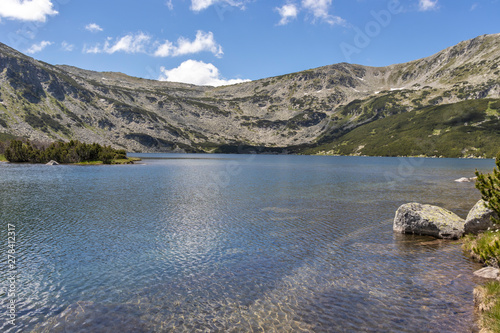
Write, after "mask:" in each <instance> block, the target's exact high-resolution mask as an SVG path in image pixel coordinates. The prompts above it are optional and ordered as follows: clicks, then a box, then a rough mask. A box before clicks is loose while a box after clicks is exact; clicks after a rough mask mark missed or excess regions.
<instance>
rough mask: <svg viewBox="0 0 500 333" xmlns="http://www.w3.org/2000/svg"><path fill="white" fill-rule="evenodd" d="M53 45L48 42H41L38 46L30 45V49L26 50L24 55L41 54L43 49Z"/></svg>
mask: <svg viewBox="0 0 500 333" xmlns="http://www.w3.org/2000/svg"><path fill="white" fill-rule="evenodd" d="M52 44H53V43H52V42H49V41H46V40H44V41H41V42H40V43H38V44H33V45H31V47H30V48H29V49H27V50H26V53H28V54H35V53H38V52H41V51H43V49H45V48H46V47H47V46H50V45H52Z"/></svg>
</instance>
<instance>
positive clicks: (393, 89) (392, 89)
mask: <svg viewBox="0 0 500 333" xmlns="http://www.w3.org/2000/svg"><path fill="white" fill-rule="evenodd" d="M403 89H406V88H405V87H403V88H391V91H395V90H403Z"/></svg>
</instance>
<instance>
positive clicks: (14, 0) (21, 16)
mask: <svg viewBox="0 0 500 333" xmlns="http://www.w3.org/2000/svg"><path fill="white" fill-rule="evenodd" d="M57 14H58V12H57V11H56V10H54V8H53V4H52V2H51V0H1V1H0V17H4V18H7V19H11V20H21V21H37V22H45V21H46V20H47V16H51V15H57Z"/></svg>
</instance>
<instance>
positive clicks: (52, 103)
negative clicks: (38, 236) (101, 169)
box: [0, 34, 500, 152]
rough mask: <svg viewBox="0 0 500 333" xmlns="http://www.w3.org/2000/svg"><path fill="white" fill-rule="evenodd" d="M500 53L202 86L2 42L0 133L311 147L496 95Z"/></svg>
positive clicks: (136, 142)
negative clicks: (405, 116)
mask: <svg viewBox="0 0 500 333" xmlns="http://www.w3.org/2000/svg"><path fill="white" fill-rule="evenodd" d="M499 48H500V34H494V35H483V36H479V37H477V38H474V39H471V40H468V41H463V42H461V43H459V44H457V45H455V46H452V47H449V48H446V49H444V50H443V51H441V52H438V53H436V54H434V55H431V56H429V57H427V58H423V59H418V60H414V61H411V62H408V63H403V64H395V65H391V66H386V67H369V66H362V65H355V64H347V63H339V64H333V65H329V66H324V67H319V68H314V69H310V70H306V71H302V72H297V73H291V74H286V75H281V76H277V77H271V78H266V79H261V80H256V81H251V82H246V83H241V84H238V85H232V86H222V87H206V86H194V85H188V84H182V83H173V82H160V81H154V80H146V79H140V78H135V77H131V76H128V75H126V74H122V73H113V72H95V71H88V70H83V69H79V68H76V67H72V66H67V65H58V66H52V65H49V64H45V63H43V62H40V61H36V60H34V59H33V58H31V57H28V56H25V55H23V54H22V53H20V52H18V51H15V50H14V49H12V48H10V47H8V46H6V45H4V44H0V133H6V134H9V135H15V136H21V137H26V138H29V139H31V140H38V141H53V140H69V139H78V140H80V141H83V142H98V143H101V144H107V145H113V146H115V147H122V148H123V147H125V148H127V149H128V150H131V151H172V150H184V151H206V152H210V151H214V150H216V149H220V148H218V147H229V146H237V145H239V144H242V143H244V144H247V145H253V146H263V147H267V148H266V149H278V147H291V146H293V147H304V146H310V145H315V144H319V143H324V142H325V140H335V139H336V138H338V137H339V136H340V135H343V134H345V133H348V132H349V131H351V130H353V129H355V128H357V127H360V126H363V125H364V124H368V123H370V122H373V121H376V120H377V119H381V118H386V117H391V116H393V115H395V114H402V113H406V112H411V111H413V110H417V109H421V108H424V107H427V106H434V105H442V104H448V103H457V102H461V101H466V100H474V99H484V98H498V97H499V95H500V84H499V75H498V74H499V66H500V50H499ZM273 147H276V148H273ZM297 149H299V148H297ZM298 151H300V149H299V150H298Z"/></svg>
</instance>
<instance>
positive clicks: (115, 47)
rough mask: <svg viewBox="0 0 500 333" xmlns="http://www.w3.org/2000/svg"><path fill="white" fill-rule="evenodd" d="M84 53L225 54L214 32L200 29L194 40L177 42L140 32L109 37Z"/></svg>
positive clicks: (165, 55)
mask: <svg viewBox="0 0 500 333" xmlns="http://www.w3.org/2000/svg"><path fill="white" fill-rule="evenodd" d="M83 52H84V53H108V54H113V53H116V52H125V53H144V54H148V55H151V56H155V57H176V56H182V55H187V54H194V53H199V52H211V53H213V54H214V55H215V56H216V57H218V58H220V57H222V55H223V54H224V52H222V46H221V45H220V44H218V43H217V42H216V41H215V38H214V34H213V33H212V32H204V31H201V30H198V31H197V32H196V37H195V39H194V40H189V39H187V38H185V37H180V38H179V39H178V40H177V43H172V42H170V41H168V40H165V41H163V42H158V41H155V40H153V39H152V38H151V37H150V36H149V35H147V34H145V33H143V32H138V33H136V34H128V35H125V36H123V37H121V38H116V39H114V40H113V38H111V37H108V38H107V40H106V42H105V43H104V44H97V45H94V46H87V45H85V47H84V48H83Z"/></svg>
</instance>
